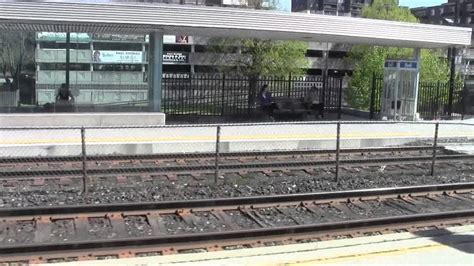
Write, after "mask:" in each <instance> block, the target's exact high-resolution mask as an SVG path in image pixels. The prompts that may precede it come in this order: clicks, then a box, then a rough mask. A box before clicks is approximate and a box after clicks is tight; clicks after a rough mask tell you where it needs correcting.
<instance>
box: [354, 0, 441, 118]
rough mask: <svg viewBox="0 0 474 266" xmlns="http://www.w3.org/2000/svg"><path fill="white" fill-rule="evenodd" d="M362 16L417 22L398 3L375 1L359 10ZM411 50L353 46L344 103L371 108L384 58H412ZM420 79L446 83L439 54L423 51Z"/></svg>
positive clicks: (365, 108)
mask: <svg viewBox="0 0 474 266" xmlns="http://www.w3.org/2000/svg"><path fill="white" fill-rule="evenodd" d="M362 16H363V17H365V18H372V19H384V20H393V21H403V22H413V23H416V22H418V21H417V19H416V17H415V16H414V15H413V14H411V12H410V10H409V9H407V8H402V7H399V6H398V1H397V0H375V1H374V3H373V4H372V5H371V6H368V7H365V8H364V9H363V10H362ZM413 55H414V49H409V48H396V47H380V46H371V47H369V46H362V45H361V46H355V47H353V49H352V51H351V52H350V55H349V60H353V61H354V62H355V70H354V73H353V76H352V79H351V82H350V84H349V89H348V91H347V101H348V102H349V104H350V105H351V106H352V107H354V108H358V109H363V110H367V109H368V108H369V105H370V93H371V92H370V90H371V86H372V77H373V75H377V76H381V75H383V69H384V62H385V60H387V59H393V60H396V59H407V58H413ZM420 79H421V81H422V82H432V81H442V82H446V81H448V80H449V64H448V62H447V60H446V59H445V58H443V54H442V51H432V50H422V51H421V68H420Z"/></svg>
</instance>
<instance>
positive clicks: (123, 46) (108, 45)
mask: <svg viewBox="0 0 474 266" xmlns="http://www.w3.org/2000/svg"><path fill="white" fill-rule="evenodd" d="M94 50H116V51H141V50H142V44H141V43H112V42H95V43H94Z"/></svg>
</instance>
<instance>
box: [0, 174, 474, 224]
mask: <svg viewBox="0 0 474 266" xmlns="http://www.w3.org/2000/svg"><path fill="white" fill-rule="evenodd" d="M469 190H474V182H468V183H454V184H442V185H426V186H410V187H397V188H377V189H361V190H349V191H335V192H315V193H302V194H288V195H269V196H252V197H235V198H216V199H199V200H180V201H158V202H138V203H116V204H100V205H92V204H90V205H86V204H84V205H66V206H47V207H25V208H0V217H2V218H5V217H13V216H14V217H18V216H35V215H66V214H78V213H107V212H129V211H158V210H170V209H173V210H174V209H177V210H179V209H192V208H224V207H226V206H227V207H228V206H244V205H257V204H258V205H262V204H284V203H293V202H307V201H312V202H315V201H316V202H317V201H330V200H333V201H337V200H347V199H351V198H352V199H359V198H367V197H371V198H372V197H386V196H394V197H398V196H400V195H412V194H420V193H425V194H428V193H446V192H448V191H454V192H459V191H469Z"/></svg>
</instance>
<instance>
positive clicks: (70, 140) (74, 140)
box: [0, 132, 474, 145]
mask: <svg viewBox="0 0 474 266" xmlns="http://www.w3.org/2000/svg"><path fill="white" fill-rule="evenodd" d="M423 137H431V136H425V135H424V134H420V133H416V132H410V133H399V132H391V133H390V132H387V133H375V134H374V133H370V132H360V133H349V134H341V139H382V138H423ZM440 137H474V133H473V132H455V133H453V134H449V135H448V134H443V135H442V136H440ZM215 138H216V137H215V136H166V137H158V136H157V137H154V136H147V137H140V136H136V137H90V138H89V137H86V140H87V142H88V143H102V144H103V143H110V144H112V143H148V142H195V141H201V142H214V141H215ZM335 138H336V134H256V135H237V136H221V141H266V140H268V141H275V140H282V141H295V140H333V139H335ZM80 142H81V139H80V137H65V138H44V139H43V138H39V139H9V140H8V139H7V140H5V139H4V140H0V145H29V144H79V143H80Z"/></svg>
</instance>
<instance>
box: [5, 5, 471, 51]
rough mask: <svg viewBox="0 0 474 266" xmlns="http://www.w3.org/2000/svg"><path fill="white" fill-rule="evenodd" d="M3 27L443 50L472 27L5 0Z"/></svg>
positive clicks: (465, 38)
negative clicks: (157, 33) (159, 33)
mask: <svg viewBox="0 0 474 266" xmlns="http://www.w3.org/2000/svg"><path fill="white" fill-rule="evenodd" d="M0 30H14V31H50V32H87V33H122V34H148V33H150V32H154V31H159V32H163V33H164V34H182V35H194V36H209V37H217V36H218V37H234V38H262V39H276V40H300V41H308V42H333V43H349V44H368V45H384V46H397V47H418V48H443V47H449V46H468V45H470V44H471V31H472V29H471V28H462V27H449V26H438V25H426V24H415V23H404V22H394V21H384V20H373V19H364V18H353V17H341V16H325V15H317V14H303V13H285V12H279V11H268V10H248V9H237V8H217V7H212V8H211V7H203V6H190V5H168V4H142V3H133V4H130V3H128V4H127V3H122V4H118V3H84V2H79V1H76V2H74V1H72V2H67V3H66V2H1V3H0Z"/></svg>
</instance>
